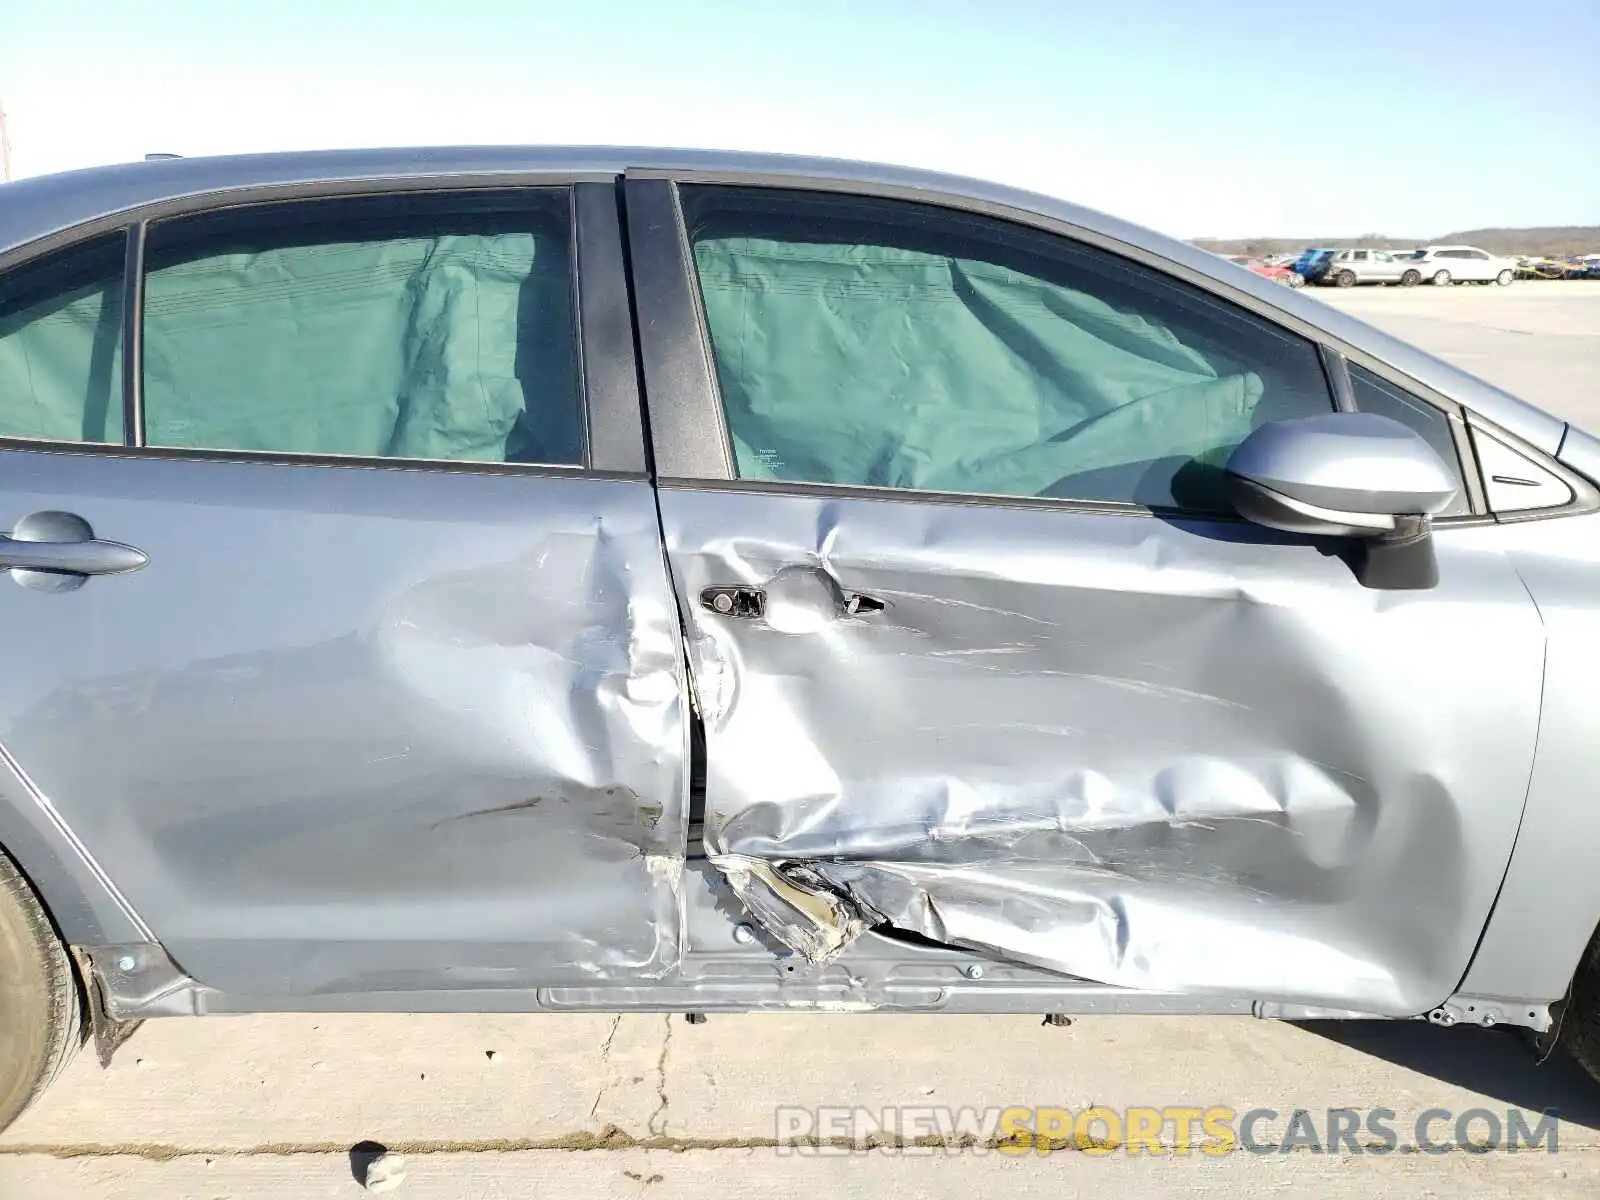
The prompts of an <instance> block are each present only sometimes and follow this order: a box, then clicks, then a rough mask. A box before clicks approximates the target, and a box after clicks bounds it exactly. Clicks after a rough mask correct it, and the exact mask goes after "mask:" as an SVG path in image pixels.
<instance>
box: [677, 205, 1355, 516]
mask: <svg viewBox="0 0 1600 1200" xmlns="http://www.w3.org/2000/svg"><path fill="white" fill-rule="evenodd" d="M684 207H685V215H686V218H687V220H688V225H689V231H690V240H691V244H692V248H693V254H694V262H695V266H696V268H697V270H698V273H699V279H700V285H701V293H702V296H703V298H704V305H705V317H706V325H707V328H708V331H709V333H710V338H711V345H712V350H713V353H714V356H715V360H716V368H717V380H718V383H719V386H720V391H721V397H722V405H723V411H724V414H725V418H726V426H727V433H728V437H729V439H730V441H731V443H732V452H733V460H734V463H735V466H736V469H737V473H738V475H739V476H740V477H741V478H746V479H764V480H780V481H792V482H800V483H821V484H842V485H856V486H869V487H884V488H907V489H917V490H924V491H939V492H962V493H979V494H994V495H1008V496H1044V497H1060V498H1068V499H1081V500H1094V501H1110V502H1129V503H1136V504H1141V505H1147V506H1150V507H1158V508H1180V509H1190V510H1199V511H1207V512H1214V511H1226V509H1227V502H1226V500H1225V498H1224V494H1223V488H1222V479H1221V475H1222V472H1221V471H1220V467H1221V466H1222V464H1223V463H1224V462H1225V460H1226V458H1227V456H1228V453H1229V452H1230V451H1231V450H1232V449H1233V448H1234V447H1235V446H1236V445H1237V444H1238V443H1239V442H1240V441H1241V440H1242V439H1243V438H1244V437H1245V435H1247V434H1248V433H1249V432H1250V431H1251V430H1252V429H1253V428H1255V427H1256V426H1257V425H1260V424H1262V423H1264V422H1266V421H1270V420H1274V419H1278V418H1282V417H1291V416H1300V415H1306V414H1310V413H1321V412H1328V411H1331V409H1332V407H1333V402H1332V397H1331V394H1330V392H1329V389H1328V386H1327V383H1326V380H1325V378H1324V376H1323V374H1322V370H1321V367H1320V364H1319V360H1318V357H1317V354H1316V351H1315V350H1314V349H1313V347H1312V346H1311V344H1310V343H1309V342H1307V341H1305V340H1303V339H1301V338H1299V337H1297V336H1294V335H1292V334H1290V333H1288V332H1287V331H1285V330H1283V329H1280V328H1279V327H1277V326H1275V325H1273V324H1272V323H1270V322H1268V321H1265V320H1262V319H1260V318H1257V317H1255V316H1252V315H1249V314H1247V313H1244V312H1242V311H1241V310H1239V309H1236V308H1234V307H1233V306H1232V305H1229V304H1227V303H1225V302H1223V301H1220V300H1218V299H1216V298H1214V297H1212V296H1211V295H1209V294H1207V293H1205V292H1203V291H1201V290H1200V289H1197V288H1193V287H1190V286H1188V285H1186V284H1183V283H1180V282H1179V281H1177V280H1174V279H1171V278H1169V277H1167V276H1165V275H1163V274H1161V273H1159V272H1156V271H1153V270H1150V269H1148V268H1146V267H1143V266H1140V265H1137V264H1135V263H1132V262H1129V261H1127V260H1125V259H1122V258H1120V257H1117V256H1115V255H1112V254H1109V253H1106V252H1103V251H1100V250H1096V249H1093V248H1091V247H1088V246H1084V245H1081V244H1078V243H1075V242H1073V241H1071V240H1069V239H1067V238H1063V237H1059V236H1056V235H1053V234H1050V233H1046V232H1044V231H1040V230H1034V229H1029V228H1025V227H1022V226H1018V225H1013V224H1011V223H1009V222H1005V221H1000V220H995V219H990V218H985V217H980V216H976V215H969V214H963V213H957V212H953V211H950V210H946V209H941V208H935V207H931V206H925V205H918V204H912V203H905V202H900V201H888V200H870V199H863V198H856V197H844V196H835V195H829V194H826V193H805V192H779V191H768V190H763V189H720V188H685V189H684Z"/></svg>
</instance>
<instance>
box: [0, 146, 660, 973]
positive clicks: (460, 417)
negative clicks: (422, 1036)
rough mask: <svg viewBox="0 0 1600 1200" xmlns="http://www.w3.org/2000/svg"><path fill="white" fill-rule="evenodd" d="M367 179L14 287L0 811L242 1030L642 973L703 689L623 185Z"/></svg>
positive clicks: (48, 258)
mask: <svg viewBox="0 0 1600 1200" xmlns="http://www.w3.org/2000/svg"><path fill="white" fill-rule="evenodd" d="M377 187H379V185H376V184H375V185H372V186H371V187H369V188H367V189H366V191H367V192H368V193H370V194H350V193H358V192H361V191H362V190H363V189H362V188H361V187H360V186H356V185H341V186H340V187H339V188H337V189H336V188H333V187H331V186H330V185H328V184H321V185H317V186H308V187H306V188H305V189H303V191H302V192H300V193H298V194H291V195H287V196H285V195H282V194H279V195H278V196H276V197H275V198H274V199H273V202H270V203H258V204H243V205H241V204H238V203H229V204H227V205H225V206H218V203H217V202H216V201H215V200H214V199H211V198H208V197H205V196H201V197H198V198H195V199H191V200H188V201H185V202H183V203H178V204H173V203H169V204H167V205H166V206H165V207H164V208H163V209H162V210H161V211H160V212H159V213H158V214H155V215H153V216H150V217H149V219H143V218H141V217H139V216H137V215H136V216H135V218H134V219H133V221H132V223H131V224H130V225H128V226H127V227H126V228H122V229H118V230H116V231H114V232H112V233H109V234H106V235H104V236H103V237H100V238H98V239H96V240H91V241H87V242H85V243H83V244H81V245H77V246H72V247H68V248H67V249H64V250H61V251H59V252H56V253H50V254H45V255H41V256H35V257H34V258H33V259H30V260H28V261H24V262H22V263H20V264H19V265H16V266H15V267H13V268H10V269H8V270H6V271H5V272H3V273H0V436H3V437H4V438H5V441H4V442H3V443H0V481H3V482H0V504H3V506H4V510H5V512H4V522H5V528H6V529H8V530H9V531H10V535H9V538H7V539H5V540H3V541H0V553H3V556H4V557H0V566H3V567H5V568H10V569H9V570H5V571H3V572H0V627H3V628H4V629H5V631H6V642H5V660H6V667H5V671H4V672H3V682H0V743H3V749H4V756H3V760H0V761H3V763H4V764H8V765H10V766H11V767H14V774H12V775H8V776H3V777H0V787H3V788H4V789H5V790H6V792H7V793H8V794H11V795H15V796H16V797H18V798H22V797H28V799H26V800H23V801H22V802H23V803H26V804H30V805H31V804H37V805H38V806H39V807H40V808H41V810H43V811H47V812H50V813H53V814H56V817H55V819H58V820H59V821H61V822H62V823H63V824H64V826H65V827H68V828H70V829H71V830H72V831H73V833H74V836H75V837H76V839H78V840H79V841H80V842H81V844H82V846H83V847H84V850H85V853H86V854H87V855H89V856H91V861H96V862H100V863H104V864H106V868H107V870H108V871H109V872H111V873H112V874H113V876H114V878H115V880H116V884H117V887H118V889H119V892H120V895H121V897H122V898H123V899H124V900H125V902H126V904H127V906H128V909H129V912H130V913H131V914H136V918H135V919H136V920H137V921H138V922H139V923H140V925H141V926H143V927H145V928H146V929H147V930H148V931H150V932H149V934H148V936H147V938H146V941H149V942H154V941H156V940H158V939H159V942H160V943H161V945H162V946H163V947H164V948H165V950H166V952H167V953H168V954H170V956H171V958H172V959H173V960H174V961H175V962H176V963H177V964H178V965H179V967H181V969H182V970H183V971H184V972H186V973H187V974H189V975H191V976H192V977H193V978H194V979H196V980H198V981H199V982H200V983H201V984H203V985H205V986H206V987H209V988H212V989H216V990H217V991H219V992H222V993H226V994H228V995H229V997H230V999H232V1000H234V1002H236V1003H239V1004H249V1003H251V1000H250V998H251V997H256V998H258V999H257V1000H256V1001H255V1002H256V1003H259V1004H288V1005H293V1004H294V1003H297V1002H298V1001H296V1000H293V999H289V998H297V997H305V996H308V995H313V994H315V995H319V996H322V997H324V998H326V997H330V996H339V995H354V994H366V995H368V996H382V995H385V994H387V995H405V994H410V995H412V996H413V997H415V995H416V994H417V993H426V992H432V993H435V994H438V993H441V992H446V991H448V992H453V993H458V994H462V995H472V994H479V995H481V994H483V992H484V990H485V989H517V988H531V987H535V986H545V985H550V984H555V983H561V982H568V983H571V982H588V981H592V980H595V979H610V980H621V981H628V982H638V981H646V980H652V979H658V978H661V977H662V976H663V975H666V974H668V973H670V972H671V970H672V969H673V968H674V967H675V966H676V964H677V961H678V948H679V940H680V939H679V936H678V923H679V902H678V894H679V893H678V883H679V873H680V872H681V869H682V861H683V846H684V837H685V811H684V800H685V796H686V792H687V762H686V755H685V749H684V747H685V731H686V726H685V722H684V708H685V701H684V698H683V689H684V680H683V677H682V672H681V668H680V666H679V657H680V650H679V644H678V639H679V632H678V624H677V620H676V615H675V611H674V604H673V599H672V595H671V592H670V589H669V587H668V583H667V577H666V570H665V566H664V564H663V562H662V556H661V543H660V531H659V525H658V522H657V517H656V509H655V498H654V492H653V489H652V487H651V484H650V480H649V478H648V476H647V475H646V474H645V471H644V465H645V459H644V442H643V430H642V419H641V417H640V414H639V396H638V387H637V381H636V375H635V370H634V365H633V342H632V330H631V321H630V317H629V312H628V305H627V289H626V278H625V274H624V262H623V257H622V242H621V237H620V231H619V222H618V216H617V206H616V198H615V188H614V186H613V185H612V183H611V182H609V180H608V181H605V182H577V183H575V184H571V185H570V186H569V184H568V183H567V182H564V181H562V180H561V179H560V178H559V177H554V178H552V180H551V182H550V184H549V186H533V187H526V186H524V187H511V188H506V187H499V188H495V187H484V186H481V184H480V186H468V185H462V186H461V187H460V188H458V189H457V190H450V189H448V188H446V189H439V188H437V187H434V188H420V189H416V190H415V191H407V192H395V191H394V190H393V189H392V188H391V189H389V190H388V191H374V190H373V189H374V188H377ZM330 191H341V192H343V193H346V194H338V195H329V194H328V193H329V192H330ZM580 264H581V267H582V275H583V283H582V287H581V288H580V287H579V281H578V269H579V266H580ZM137 953H138V951H137V950H136V948H130V950H128V951H127V954H128V955H129V961H130V962H138V961H143V960H141V959H138V958H137ZM260 998H276V999H275V1000H271V999H260ZM323 1002H324V1003H326V1002H327V1000H326V999H324V1001H323ZM370 1002H371V1001H370V1000H369V1001H368V1003H370ZM400 1003H405V1001H400ZM409 1003H411V1004H413V1005H415V1004H416V1003H418V1001H417V1000H416V999H415V998H413V999H412V1000H411V1001H410V1002H409Z"/></svg>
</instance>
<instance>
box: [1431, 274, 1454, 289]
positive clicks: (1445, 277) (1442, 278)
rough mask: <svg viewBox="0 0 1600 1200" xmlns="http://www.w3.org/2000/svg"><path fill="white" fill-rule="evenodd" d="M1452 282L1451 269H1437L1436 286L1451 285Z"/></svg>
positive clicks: (1434, 275) (1434, 277)
mask: <svg viewBox="0 0 1600 1200" xmlns="http://www.w3.org/2000/svg"><path fill="white" fill-rule="evenodd" d="M1450 283H1451V279H1450V272H1449V271H1435V272H1434V273H1433V286H1434V287H1449V286H1450Z"/></svg>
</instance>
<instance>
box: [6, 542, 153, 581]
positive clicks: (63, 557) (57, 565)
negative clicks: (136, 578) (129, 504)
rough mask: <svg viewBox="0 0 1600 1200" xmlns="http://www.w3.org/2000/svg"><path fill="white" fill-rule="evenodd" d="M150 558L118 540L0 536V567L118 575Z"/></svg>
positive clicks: (141, 551)
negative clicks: (33, 539)
mask: <svg viewBox="0 0 1600 1200" xmlns="http://www.w3.org/2000/svg"><path fill="white" fill-rule="evenodd" d="M149 561H150V556H149V555H148V554H146V553H145V552H144V551H143V550H135V549H134V548H133V547H132V546H124V545H123V544H122V543H121V542H102V541H98V540H95V539H91V540H89V541H87V542H19V541H16V540H15V539H13V538H8V537H0V567H16V568H21V569H23V570H28V571H66V572H69V573H70V574H73V575H120V574H122V573H123V572H124V571H137V570H138V569H139V568H140V567H142V566H144V565H145V563H147V562H149Z"/></svg>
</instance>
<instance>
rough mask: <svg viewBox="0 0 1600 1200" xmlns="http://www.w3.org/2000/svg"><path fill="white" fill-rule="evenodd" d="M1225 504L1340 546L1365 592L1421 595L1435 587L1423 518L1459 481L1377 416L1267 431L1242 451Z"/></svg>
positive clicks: (1315, 420) (1308, 420)
mask: <svg viewBox="0 0 1600 1200" xmlns="http://www.w3.org/2000/svg"><path fill="white" fill-rule="evenodd" d="M1227 481H1228V494H1229V497H1230V499H1232V501H1233V504H1234V507H1235V508H1236V509H1238V511H1239V514H1240V515H1241V516H1243V517H1246V518H1248V519H1249V520H1251V521H1254V522H1255V523H1256V524H1258V525H1265V526H1267V527H1268V528H1269V529H1282V530H1286V531H1288V532H1290V533H1302V534H1306V535H1308V536H1311V537H1328V538H1340V539H1344V540H1346V541H1348V542H1350V543H1351V545H1349V546H1347V547H1346V550H1347V552H1348V557H1349V559H1350V561H1351V566H1352V567H1353V568H1354V570H1355V572H1356V577H1357V578H1358V579H1359V580H1360V581H1361V582H1362V583H1363V584H1364V585H1366V586H1367V587H1381V588H1428V587H1432V586H1434V584H1436V583H1438V581H1439V568H1438V564H1437V562H1436V561H1435V559H1434V555H1433V538H1432V534H1431V531H1430V528H1429V518H1430V517H1431V516H1432V515H1433V514H1434V513H1436V512H1439V511H1440V510H1441V509H1443V508H1445V507H1446V506H1447V505H1448V504H1449V503H1450V501H1451V500H1453V499H1454V498H1455V495H1456V487H1457V484H1456V480H1455V477H1454V475H1453V474H1452V473H1451V471H1450V470H1449V469H1448V468H1447V467H1446V466H1445V464H1444V463H1443V462H1441V461H1440V459H1439V456H1438V455H1437V454H1435V453H1434V451H1433V447H1431V446H1429V445H1428V443H1427V442H1425V441H1424V440H1423V439H1422V438H1421V437H1419V436H1418V435H1417V434H1416V433H1414V432H1412V431H1411V430H1410V429H1409V428H1407V427H1406V426H1405V425H1402V424H1401V423H1400V422H1399V421H1395V420H1392V419H1391V418H1389V417H1384V416H1380V415H1378V414H1377V413H1325V414H1322V415H1319V416H1315V417H1298V418H1294V419H1292V420H1286V421H1273V422H1271V423H1269V424H1266V425H1262V426H1261V427H1259V428H1258V429H1255V430H1254V431H1252V432H1251V434H1250V436H1249V437H1247V438H1245V440H1244V441H1242V442H1240V443H1239V445H1238V447H1237V448H1236V449H1235V450H1234V452H1233V453H1232V455H1230V456H1229V458H1228V464H1227Z"/></svg>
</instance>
